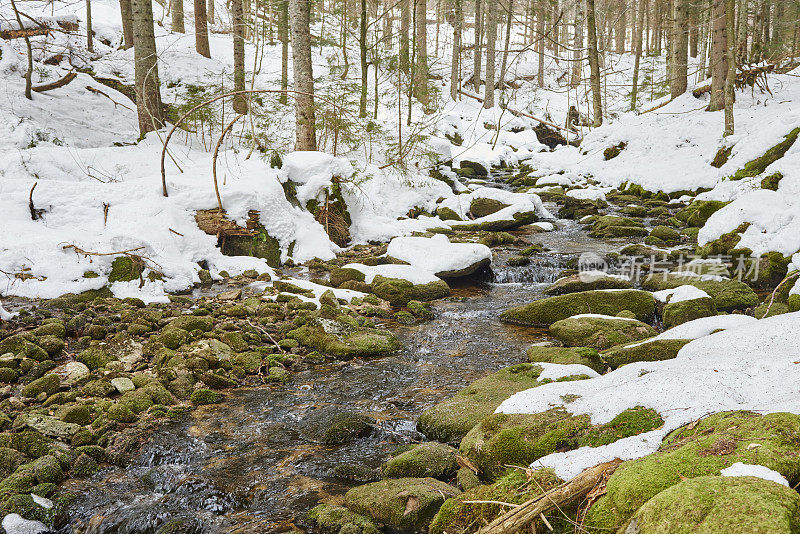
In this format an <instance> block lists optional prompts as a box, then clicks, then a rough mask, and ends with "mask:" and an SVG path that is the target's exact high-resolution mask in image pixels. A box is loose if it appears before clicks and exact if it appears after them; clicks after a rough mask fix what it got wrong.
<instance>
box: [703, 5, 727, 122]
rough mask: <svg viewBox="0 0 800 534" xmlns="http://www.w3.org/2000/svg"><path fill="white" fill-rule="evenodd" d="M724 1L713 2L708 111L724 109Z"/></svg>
mask: <svg viewBox="0 0 800 534" xmlns="http://www.w3.org/2000/svg"><path fill="white" fill-rule="evenodd" d="M725 2H726V0H714V4H713V10H712V12H711V18H712V23H711V27H712V35H711V103H710V104H709V106H708V110H709V111H719V110H721V109H725V79H726V78H727V76H728V60H727V55H728V35H727V31H728V30H727V28H726V22H727V16H726V13H725Z"/></svg>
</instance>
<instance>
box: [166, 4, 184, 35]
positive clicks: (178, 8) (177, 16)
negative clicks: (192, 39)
mask: <svg viewBox="0 0 800 534" xmlns="http://www.w3.org/2000/svg"><path fill="white" fill-rule="evenodd" d="M169 9H170V11H171V12H172V31H174V32H178V33H184V32H186V27H185V26H184V24H183V16H184V15H183V0H170V3H169Z"/></svg>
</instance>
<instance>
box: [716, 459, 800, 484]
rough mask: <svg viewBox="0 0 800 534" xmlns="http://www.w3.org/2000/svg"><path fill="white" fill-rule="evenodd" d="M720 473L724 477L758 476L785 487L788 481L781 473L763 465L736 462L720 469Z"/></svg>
mask: <svg viewBox="0 0 800 534" xmlns="http://www.w3.org/2000/svg"><path fill="white" fill-rule="evenodd" d="M720 474H721V475H722V476H724V477H758V478H763V479H764V480H770V481H772V482H777V483H778V484H782V485H784V486H787V487H788V486H789V481H788V480H786V479H785V478H784V477H783V475H781V474H780V473H778V472H777V471H774V470H772V469H770V468H769V467H764V466H763V465H752V464H743V463H742V462H736V463H735V464H733V465H731V466H730V467H726V468H725V469H723V470H721V471H720Z"/></svg>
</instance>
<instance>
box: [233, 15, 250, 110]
mask: <svg viewBox="0 0 800 534" xmlns="http://www.w3.org/2000/svg"><path fill="white" fill-rule="evenodd" d="M231 24H232V25H233V90H234V91H244V31H245V22H244V10H243V7H242V0H231ZM247 101H248V100H247V95H245V94H239V95H235V96H234V97H233V110H234V111H235V112H236V113H239V114H241V115H244V114H245V113H247V109H248V105H247Z"/></svg>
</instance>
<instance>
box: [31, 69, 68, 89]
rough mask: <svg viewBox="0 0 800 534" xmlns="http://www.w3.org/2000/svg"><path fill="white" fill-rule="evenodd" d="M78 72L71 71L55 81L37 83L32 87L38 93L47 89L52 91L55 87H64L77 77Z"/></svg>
mask: <svg viewBox="0 0 800 534" xmlns="http://www.w3.org/2000/svg"><path fill="white" fill-rule="evenodd" d="M76 76H77V74H75V71H72V70H71V71H69V72H68V73H67V75H66V76H64V77H63V78H61V79H60V80H56V81H54V82H53V83H46V84H44V85H37V86H36V87H32V88H31V89H32V90H33V91H35V92H37V93H44V92H45V91H51V90H53V89H58V88H59V87H64V86H65V85H67V84H68V83H69V82H71V81H72V80H74V79H75V77H76Z"/></svg>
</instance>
